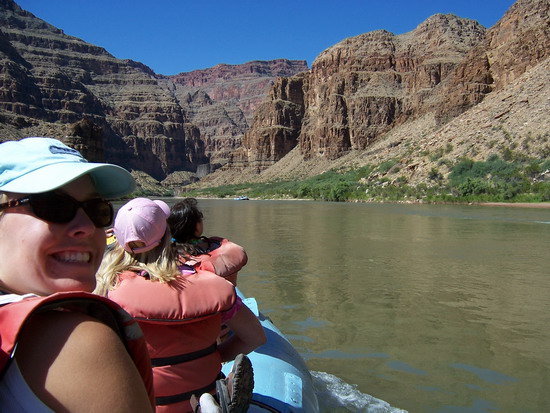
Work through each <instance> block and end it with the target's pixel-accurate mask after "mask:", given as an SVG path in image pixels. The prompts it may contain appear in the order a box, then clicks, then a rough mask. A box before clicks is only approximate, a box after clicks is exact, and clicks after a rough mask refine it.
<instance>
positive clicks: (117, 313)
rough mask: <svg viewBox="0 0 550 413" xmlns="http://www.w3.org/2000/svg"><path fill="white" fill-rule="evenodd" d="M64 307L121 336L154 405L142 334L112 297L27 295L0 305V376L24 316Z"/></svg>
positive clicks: (26, 317) (77, 293)
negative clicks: (111, 329)
mask: <svg viewBox="0 0 550 413" xmlns="http://www.w3.org/2000/svg"><path fill="white" fill-rule="evenodd" d="M57 309H63V310H68V311H75V312H80V313H84V314H87V315H89V316H91V317H94V318H97V319H98V320H100V321H101V322H103V323H105V324H107V325H109V326H110V327H111V328H113V330H115V331H116V332H117V333H118V335H119V336H120V337H121V339H122V341H123V343H124V345H125V347H126V349H127V351H128V353H129V354H130V356H131V357H132V359H133V361H134V363H135V365H136V367H137V369H138V371H139V373H140V375H141V378H142V380H143V383H144V384H145V388H146V389H147V392H148V394H149V400H150V401H151V406H153V407H154V405H155V404H154V392H153V375H152V371H151V362H150V359H149V354H148V352H147V348H146V346H145V341H144V338H143V334H142V332H141V330H140V329H139V326H138V325H137V323H136V322H135V321H134V320H133V319H132V317H130V315H129V314H128V313H126V312H125V311H124V310H122V309H121V308H120V307H119V306H118V305H117V304H115V303H114V302H112V301H111V300H109V299H107V298H104V297H100V296H97V295H94V294H90V293H85V292H65V293H55V294H52V295H49V296H46V297H36V296H33V297H28V298H24V299H23V300H21V301H16V302H10V303H6V304H3V305H1V306H0V348H1V352H0V377H1V376H3V375H4V373H5V371H6V370H7V368H8V366H9V364H10V362H11V356H12V354H13V351H14V348H15V346H16V344H17V340H18V338H19V334H20V333H21V331H22V329H23V327H24V325H25V323H26V322H27V320H28V319H29V318H30V317H31V316H32V315H33V314H37V313H43V312H47V311H55V310H57Z"/></svg>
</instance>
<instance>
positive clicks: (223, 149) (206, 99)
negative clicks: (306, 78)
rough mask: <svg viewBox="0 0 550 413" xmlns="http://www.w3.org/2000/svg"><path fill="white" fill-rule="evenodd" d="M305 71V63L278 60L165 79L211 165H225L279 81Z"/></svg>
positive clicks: (219, 66) (200, 71)
mask: <svg viewBox="0 0 550 413" xmlns="http://www.w3.org/2000/svg"><path fill="white" fill-rule="evenodd" d="M306 70H308V67H307V64H306V62H305V61H303V60H302V61H291V60H286V59H278V60H271V61H253V62H248V63H244V64H242V65H227V64H220V65H217V66H214V67H212V68H209V69H204V70H195V71H193V72H188V73H180V74H178V75H174V76H169V77H163V78H164V79H166V80H167V81H168V82H169V84H173V87H172V88H173V94H174V95H175V96H176V98H177V99H178V101H179V103H180V105H181V106H182V107H183V108H184V110H185V111H186V113H187V114H188V116H189V119H190V121H191V122H193V124H195V125H196V126H197V127H198V128H199V129H200V132H201V139H202V140H203V141H204V142H205V150H206V154H207V155H208V156H209V157H210V160H211V162H212V163H222V164H223V163H226V162H227V161H228V159H229V158H230V157H231V156H232V153H233V152H234V151H235V150H236V149H238V148H240V147H241V141H242V138H243V136H244V133H245V132H246V131H247V130H248V129H249V127H250V126H249V125H250V123H251V121H252V117H253V114H254V112H255V111H256V109H257V108H258V106H259V105H260V103H261V102H263V100H264V99H265V97H266V95H267V94H268V93H269V90H270V89H271V86H272V85H273V84H274V82H275V80H276V78H277V77H280V76H285V77H289V76H293V75H296V74H297V73H300V72H304V71H306Z"/></svg>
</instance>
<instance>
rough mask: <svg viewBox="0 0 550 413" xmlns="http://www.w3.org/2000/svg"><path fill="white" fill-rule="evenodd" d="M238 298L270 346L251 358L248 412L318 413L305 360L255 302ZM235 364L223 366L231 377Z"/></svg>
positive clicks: (249, 355)
mask: <svg viewBox="0 0 550 413" xmlns="http://www.w3.org/2000/svg"><path fill="white" fill-rule="evenodd" d="M237 292H238V294H239V296H240V297H241V298H242V299H243V301H244V303H245V304H246V305H247V306H248V308H250V310H251V311H252V312H254V314H256V316H257V317H258V319H259V320H260V323H261V324H262V327H263V328H264V331H265V335H266V337H267V342H266V343H265V344H264V345H263V346H261V347H259V348H257V349H256V350H255V351H253V352H252V353H249V354H248V357H249V358H250V361H251V362H252V366H253V368H254V392H253V395H252V402H251V404H250V407H249V409H248V411H249V412H296V413H297V412H306V413H316V412H319V404H318V401H317V395H316V394H315V390H314V388H313V380H312V378H311V374H310V372H309V369H308V368H307V366H306V364H305V361H304V359H303V358H302V356H300V354H299V353H298V352H297V351H296V349H295V348H294V347H293V346H292V344H291V343H290V342H289V341H288V339H287V338H286V337H285V336H284V334H283V333H281V331H279V329H278V328H277V327H275V325H274V324H273V323H272V322H271V320H270V319H269V317H266V316H264V315H263V314H262V313H261V312H260V311H259V310H258V304H257V302H256V300H255V299H254V298H246V297H244V296H243V295H242V293H241V291H239V290H238V289H237ZM232 365H233V363H226V364H225V365H224V366H223V369H222V370H223V372H224V374H226V375H227V374H229V371H230V370H231V366H232Z"/></svg>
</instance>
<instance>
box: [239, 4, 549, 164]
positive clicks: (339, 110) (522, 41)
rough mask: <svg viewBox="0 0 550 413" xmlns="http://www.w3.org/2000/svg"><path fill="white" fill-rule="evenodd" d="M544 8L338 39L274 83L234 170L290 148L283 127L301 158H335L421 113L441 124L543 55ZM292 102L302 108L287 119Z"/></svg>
mask: <svg viewBox="0 0 550 413" xmlns="http://www.w3.org/2000/svg"><path fill="white" fill-rule="evenodd" d="M549 4H550V2H549V1H548V0H534V1H528V0H520V1H518V2H517V3H516V4H514V6H513V7H512V8H511V9H510V10H509V11H508V12H507V13H506V14H505V16H504V17H503V18H502V19H501V20H500V21H499V22H498V23H497V24H496V25H495V26H494V27H493V28H491V29H490V30H488V31H487V30H486V29H485V28H484V27H482V26H481V25H480V24H479V23H477V22H476V21H473V20H469V19H463V18H459V17H456V16H453V15H434V16H432V17H430V18H429V19H427V20H426V21H425V22H423V23H422V24H420V25H419V26H418V27H417V28H416V29H415V30H413V31H411V32H409V33H405V34H402V35H393V34H392V33H389V32H387V31H384V30H380V31H375V32H370V33H365V34H363V35H360V36H356V37H353V38H349V39H345V40H343V41H342V42H340V43H338V44H336V45H334V46H332V47H330V48H329V49H327V50H325V51H324V52H322V53H321V54H320V55H319V56H318V57H317V59H316V60H315V61H314V62H313V65H312V69H311V71H309V72H307V73H306V74H305V75H303V76H301V77H294V78H291V79H290V80H289V81H288V82H281V81H280V82H277V83H276V84H275V85H274V86H273V90H272V92H271V94H270V98H269V99H270V101H268V102H265V103H264V104H262V106H261V107H260V109H259V110H258V111H257V112H256V116H255V119H254V122H253V124H252V127H251V129H250V130H249V131H248V132H247V134H246V139H245V140H244V141H243V144H244V148H242V149H241V150H240V151H239V152H238V153H237V154H236V156H235V159H234V162H233V166H235V167H243V166H246V165H248V166H250V167H253V168H259V169H258V171H259V170H262V169H263V168H265V167H268V166H269V165H271V164H272V163H273V161H274V160H275V161H276V160H279V159H281V158H283V157H284V156H285V155H286V154H287V153H288V152H290V150H292V147H290V146H282V145H277V141H279V140H280V138H279V136H280V135H281V133H283V132H282V131H285V132H288V131H293V133H294V134H295V133H296V131H298V137H297V138H295V141H296V143H297V146H298V147H299V150H300V153H301V155H302V157H303V158H304V159H305V160H307V159H311V158H315V157H322V158H325V159H329V160H334V159H337V158H339V157H341V156H342V155H344V154H346V153H348V152H349V151H351V150H356V151H364V150H367V149H368V148H369V147H370V146H371V145H372V144H373V143H375V142H376V141H378V140H379V139H380V138H381V137H383V136H384V135H385V134H387V133H388V132H390V131H391V130H392V129H393V128H395V127H397V126H401V125H404V124H406V123H408V122H411V121H414V120H415V119H418V118H419V117H422V116H425V115H427V114H430V113H431V114H433V115H434V116H435V119H436V126H437V125H441V124H442V123H445V122H448V121H449V120H450V119H452V118H454V117H456V116H458V115H460V114H461V113H463V112H464V111H466V110H468V109H469V108H471V107H472V106H474V105H476V104H478V103H480V102H481V101H482V100H483V99H484V97H485V96H486V95H487V94H489V93H491V92H493V91H495V90H496V91H498V90H500V89H502V88H503V87H504V86H506V85H508V84H510V82H512V81H514V80H515V79H517V78H518V76H520V75H522V74H523V73H524V72H525V71H526V70H527V69H529V68H532V67H534V66H535V65H537V64H538V63H540V62H542V61H543V60H544V59H545V58H546V57H547V56H548V54H549V50H550V41H549V39H550V35H549V30H550V29H549V28H550V22H549V18H550V17H549V16H550V10H549V7H550V6H549ZM293 81H295V82H298V81H299V82H300V84H301V85H302V86H303V87H302V96H300V97H299V98H296V97H294V98H293V99H288V100H286V101H285V102H284V103H283V102H282V101H281V100H280V98H279V96H280V95H281V93H282V91H281V88H284V87H287V86H286V85H287V83H292V82H293ZM296 102H300V103H296ZM296 104H297V105H303V106H302V107H301V110H300V111H298V112H296V113H297V116H296V117H293V118H289V117H288V116H286V115H285V113H287V112H288V108H289V106H291V105H296ZM301 113H303V116H302V118H301V120H300V119H299V117H300V114H301ZM268 128H269V129H268ZM293 140H294V138H293ZM275 148H279V151H278V152H277V153H274V150H275Z"/></svg>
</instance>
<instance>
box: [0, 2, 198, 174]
mask: <svg viewBox="0 0 550 413" xmlns="http://www.w3.org/2000/svg"><path fill="white" fill-rule="evenodd" d="M0 10H1V13H0V27H1V33H0V59H1V65H0V70H1V73H2V77H1V83H0V110H1V116H2V118H1V121H2V124H4V125H15V126H18V127H20V128H21V129H22V130H21V134H23V133H25V134H28V133H31V132H36V134H40V132H42V134H47V135H49V136H53V137H58V138H61V139H65V136H68V135H76V137H75V138H74V139H72V140H73V141H75V142H77V143H78V145H79V146H81V147H83V148H84V149H85V150H84V152H87V151H88V148H90V152H92V154H93V157H94V158H103V159H105V160H107V161H112V162H116V163H119V164H121V165H123V166H126V167H127V168H130V169H140V170H144V171H146V172H148V173H149V174H150V175H152V176H154V177H156V178H157V179H162V178H163V177H164V176H166V174H168V173H170V172H172V171H175V170H178V169H184V170H185V169H196V167H197V165H199V164H202V163H205V162H207V161H208V160H207V158H206V156H205V154H204V146H203V145H202V143H201V141H200V140H199V139H198V138H199V131H198V129H197V128H196V127H194V126H193V125H191V124H189V121H188V119H187V118H186V115H185V113H184V111H183V110H182V108H181V107H180V106H179V105H178V103H177V102H176V100H175V99H174V97H173V96H171V95H170V94H169V93H166V91H164V90H163V89H162V88H161V87H160V86H159V85H158V82H157V80H156V78H155V74H154V73H153V72H152V71H151V70H150V69H149V68H147V67H146V66H144V65H142V64H140V63H137V62H133V61H130V60H119V59H115V58H114V57H113V56H111V55H110V54H109V53H107V52H106V51H105V50H104V49H102V48H100V47H97V46H94V45H91V44H88V43H85V42H83V41H82V40H80V39H77V38H74V37H71V36H67V35H65V34H64V33H63V32H62V31H61V30H59V29H56V28H55V27H53V26H51V25H49V24H47V23H45V22H44V21H42V20H40V19H37V18H36V17H34V16H33V15H32V14H30V13H28V12H26V11H24V10H22V9H21V8H19V6H17V5H16V4H15V3H14V2H12V1H11V0H1V1H0ZM82 122H84V123H82ZM17 137H18V136H11V137H10V138H17ZM3 138H4V139H5V138H6V136H3ZM101 152H103V153H101Z"/></svg>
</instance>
